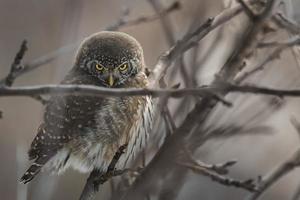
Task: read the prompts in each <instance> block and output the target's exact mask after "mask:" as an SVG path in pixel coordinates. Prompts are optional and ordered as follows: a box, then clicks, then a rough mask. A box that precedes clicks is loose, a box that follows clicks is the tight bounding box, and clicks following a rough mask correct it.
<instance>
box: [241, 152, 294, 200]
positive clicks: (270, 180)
mask: <svg viewBox="0 0 300 200" xmlns="http://www.w3.org/2000/svg"><path fill="white" fill-rule="evenodd" d="M299 166H300V149H297V150H296V151H295V152H294V153H293V154H292V156H291V157H290V158H289V159H287V160H286V161H284V162H283V163H282V164H280V165H279V166H277V167H276V168H275V169H273V170H272V171H271V172H270V174H268V175H266V176H264V177H263V178H262V179H261V181H260V183H259V185H258V190H257V191H256V192H255V193H253V194H250V195H249V196H248V197H247V200H256V199H258V198H259V197H260V196H261V195H262V194H263V193H264V192H265V191H266V190H267V189H268V188H270V187H271V186H272V185H273V184H274V183H276V182H277V181H278V180H279V179H280V178H281V177H283V176H285V175H286V174H288V173H289V172H291V171H292V170H294V169H295V168H297V167H299Z"/></svg>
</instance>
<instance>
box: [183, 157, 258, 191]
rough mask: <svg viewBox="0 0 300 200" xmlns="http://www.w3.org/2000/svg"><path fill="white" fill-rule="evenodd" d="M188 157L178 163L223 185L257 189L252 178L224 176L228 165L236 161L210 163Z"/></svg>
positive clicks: (249, 189) (251, 189) (250, 189)
mask: <svg viewBox="0 0 300 200" xmlns="http://www.w3.org/2000/svg"><path fill="white" fill-rule="evenodd" d="M188 157H189V159H188V160H189V161H188V162H181V163H179V164H180V165H182V166H185V167H187V168H189V169H191V170H193V171H194V172H195V173H197V174H202V175H204V176H207V177H209V178H211V180H213V181H216V182H218V183H220V184H222V185H225V186H233V187H237V188H242V189H245V190H248V191H250V192H255V191H256V190H257V188H256V185H255V184H254V181H253V180H252V179H248V180H245V181H240V180H235V179H232V178H230V177H225V176H224V175H225V174H228V167H231V166H232V165H234V164H236V161H228V162H225V163H221V164H217V165H211V164H206V163H203V162H200V161H197V160H194V159H193V158H191V157H190V156H188Z"/></svg>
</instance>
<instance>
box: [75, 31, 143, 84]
mask: <svg viewBox="0 0 300 200" xmlns="http://www.w3.org/2000/svg"><path fill="white" fill-rule="evenodd" d="M75 68H78V69H80V70H81V71H82V72H83V73H86V75H88V76H92V77H93V78H96V79H97V80H98V81H99V85H101V86H105V87H122V85H123V84H125V83H126V81H127V80H129V79H130V78H133V77H134V76H136V75H137V74H138V73H139V72H141V71H142V70H143V69H144V59H143V50H142V48H141V46H140V44H139V43H138V42H137V41H136V40H135V39H134V38H132V37H131V36H129V35H127V34H125V33H120V32H108V31H105V32H100V33H97V34H94V35H92V36H90V37H89V38H87V39H86V40H85V41H84V42H83V44H82V45H81V47H80V48H79V51H78V54H77V57H76V62H75Z"/></svg>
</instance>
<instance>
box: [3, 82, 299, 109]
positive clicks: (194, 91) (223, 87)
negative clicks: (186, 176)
mask: <svg viewBox="0 0 300 200" xmlns="http://www.w3.org/2000/svg"><path fill="white" fill-rule="evenodd" d="M223 92H226V93H230V92H231V93H233V92H234V93H250V94H262V95H271V96H278V97H285V96H289V97H300V89H299V90H297V89H295V90H283V89H273V88H267V87H259V86H254V85H235V84H231V83H227V82H222V84H217V85H211V86H203V87H200V88H184V89H151V88H149V89H138V88H128V89H127V88H120V89H119V88H102V87H97V86H91V85H38V86H20V87H2V88H0V97H4V96H29V97H31V96H35V95H87V96H100V97H105V96H115V97H122V96H146V95H150V96H152V97H160V96H169V97H174V98H179V97H182V96H186V95H195V96H202V97H212V98H215V99H216V100H220V101H221V102H223V101H225V102H223V103H225V105H226V104H229V105H231V103H230V102H227V101H226V100H221V99H219V97H218V96H214V95H212V94H218V93H223Z"/></svg>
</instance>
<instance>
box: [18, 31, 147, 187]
mask: <svg viewBox="0 0 300 200" xmlns="http://www.w3.org/2000/svg"><path fill="white" fill-rule="evenodd" d="M62 84H84V85H94V86H99V87H108V88H145V87H147V84H148V80H147V76H146V75H145V63H144V57H143V50H142V48H141V45H140V44H139V43H138V42H137V41H136V40H135V39H134V38H133V37H131V36H129V35H127V34H125V33H121V32H107V31H105V32H99V33H96V34H94V35H92V36H90V37H88V38H87V39H85V40H84V41H83V43H82V44H81V46H80V48H79V50H78V53H77V55H76V59H75V63H74V66H73V68H72V69H71V71H70V72H69V73H68V74H67V76H66V77H65V78H64V80H63V81H62ZM152 120H153V104H152V101H151V98H150V97H149V96H128V97H93V96H81V95H75V94H74V95H56V96H52V97H51V98H50V100H49V101H48V103H47V105H46V109H45V113H44V119H43V122H42V124H41V125H40V126H39V128H38V131H37V135H36V137H35V138H34V140H33V142H32V144H31V148H30V150H29V159H30V160H34V161H33V163H32V165H31V166H30V167H29V169H28V170H27V171H26V173H25V174H24V175H23V177H22V178H21V181H22V182H23V183H27V182H29V181H31V180H32V179H33V178H34V177H35V176H36V175H37V174H38V173H39V172H40V171H41V170H43V169H49V170H50V171H53V172H57V173H61V172H63V171H64V170H65V169H67V168H68V167H73V168H74V169H77V170H79V171H81V172H90V171H92V170H94V169H97V170H100V171H101V170H103V171H106V170H107V167H108V165H109V163H110V162H111V160H112V158H113V156H114V154H115V152H116V151H117V150H118V148H119V147H120V146H122V145H124V144H127V149H126V151H125V153H124V154H123V155H122V156H121V158H120V160H119V161H118V163H117V168H123V167H125V166H126V165H127V163H128V162H129V161H130V160H131V158H132V157H133V156H134V154H135V153H136V152H137V151H138V150H139V149H140V148H142V147H143V146H144V144H145V141H146V139H147V134H148V133H149V132H150V129H151V126H152Z"/></svg>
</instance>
